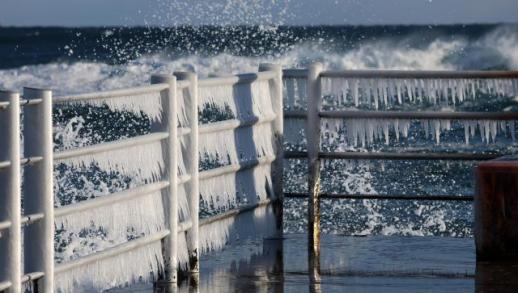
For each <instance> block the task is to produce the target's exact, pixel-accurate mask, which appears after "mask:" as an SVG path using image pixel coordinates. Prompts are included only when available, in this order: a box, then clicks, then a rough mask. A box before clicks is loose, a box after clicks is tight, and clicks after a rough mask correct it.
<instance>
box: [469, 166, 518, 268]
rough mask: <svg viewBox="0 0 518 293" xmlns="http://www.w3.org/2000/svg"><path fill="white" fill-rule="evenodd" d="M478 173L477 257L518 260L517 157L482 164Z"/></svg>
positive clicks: (476, 208) (478, 168) (476, 196)
mask: <svg viewBox="0 0 518 293" xmlns="http://www.w3.org/2000/svg"><path fill="white" fill-rule="evenodd" d="M476 174H477V179H476V180H477V181H476V185H477V189H476V194H475V244H476V250H477V260H488V261H495V260H518V158H517V157H514V158H503V159H498V160H493V161H488V162H484V163H481V164H480V165H479V166H478V167H477V169H476Z"/></svg>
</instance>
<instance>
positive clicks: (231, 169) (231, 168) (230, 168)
mask: <svg viewBox="0 0 518 293" xmlns="http://www.w3.org/2000/svg"><path fill="white" fill-rule="evenodd" d="M274 160H275V157H274V156H266V157H261V158H257V159H253V160H248V161H244V162H240V163H239V164H232V165H227V166H223V167H218V168H214V169H210V170H204V171H201V172H200V176H199V178H200V181H201V180H207V179H210V178H214V177H218V176H223V175H225V174H229V173H237V172H239V171H243V170H247V169H252V168H254V167H256V166H259V165H264V164H270V163H272V162H273V161H274Z"/></svg>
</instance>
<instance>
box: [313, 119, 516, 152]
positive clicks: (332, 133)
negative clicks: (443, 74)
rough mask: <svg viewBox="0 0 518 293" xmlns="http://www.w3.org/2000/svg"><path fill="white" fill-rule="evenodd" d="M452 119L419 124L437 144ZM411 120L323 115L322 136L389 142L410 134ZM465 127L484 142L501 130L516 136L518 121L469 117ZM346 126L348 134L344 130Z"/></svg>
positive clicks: (355, 142) (468, 138)
mask: <svg viewBox="0 0 518 293" xmlns="http://www.w3.org/2000/svg"><path fill="white" fill-rule="evenodd" d="M452 123H453V121H452V120H447V119H432V120H429V119H423V120H420V121H419V127H420V129H422V131H423V132H424V137H425V138H431V139H433V140H434V141H435V143H436V144H440V143H441V135H442V134H443V133H444V132H447V131H450V130H452V129H453V128H452ZM411 125H412V121H411V120H407V119H343V120H339V119H323V120H322V126H323V127H322V133H321V135H322V139H325V140H327V141H328V142H329V143H331V144H333V143H335V142H338V140H339V139H340V137H342V136H343V137H345V142H346V143H347V144H348V145H349V146H362V147H365V146H367V145H369V144H372V143H377V142H384V143H385V144H389V142H390V140H391V137H393V138H394V139H395V140H396V141H399V140H400V139H401V138H407V137H408V135H409V129H410V127H411ZM461 125H462V126H463V127H464V140H465V143H466V144H469V143H470V141H471V140H472V139H473V137H474V136H475V135H476V134H477V132H478V134H479V135H480V140H481V141H482V142H484V143H487V144H489V143H495V142H496V141H497V136H498V135H499V134H502V135H506V136H510V137H511V138H512V139H513V141H514V139H515V135H516V133H515V132H516V130H515V123H514V121H495V120H467V121H462V123H461ZM344 130H345V134H344Z"/></svg>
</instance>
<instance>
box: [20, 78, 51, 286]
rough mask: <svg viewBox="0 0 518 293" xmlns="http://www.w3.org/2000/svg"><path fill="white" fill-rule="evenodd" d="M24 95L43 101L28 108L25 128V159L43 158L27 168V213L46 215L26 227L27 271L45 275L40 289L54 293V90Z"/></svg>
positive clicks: (28, 89) (25, 210)
mask: <svg viewBox="0 0 518 293" xmlns="http://www.w3.org/2000/svg"><path fill="white" fill-rule="evenodd" d="M23 96H24V98H25V99H28V100H41V102H39V103H36V104H33V105H27V106H25V108H24V115H23V125H24V139H25V143H24V154H25V157H27V158H30V157H41V158H42V161H40V162H37V163H35V164H33V165H28V166H25V168H24V178H25V183H24V190H23V192H24V201H23V205H24V212H25V214H37V213H41V214H43V219H41V220H40V221H38V222H36V223H33V224H31V225H29V226H28V227H26V228H25V233H24V238H25V249H24V257H25V272H27V273H28V272H43V273H44V277H43V278H42V279H41V280H40V281H39V282H38V289H40V291H42V292H54V186H53V180H54V175H53V171H54V170H53V169H54V168H53V166H54V162H53V151H54V150H53V148H54V144H53V139H52V91H50V90H44V89H34V88H24V89H23Z"/></svg>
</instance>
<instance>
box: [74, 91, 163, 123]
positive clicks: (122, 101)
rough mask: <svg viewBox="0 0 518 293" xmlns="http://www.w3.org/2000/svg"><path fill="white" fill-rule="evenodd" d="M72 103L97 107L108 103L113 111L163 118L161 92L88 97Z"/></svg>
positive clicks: (152, 118) (155, 118) (158, 119)
mask: <svg viewBox="0 0 518 293" xmlns="http://www.w3.org/2000/svg"><path fill="white" fill-rule="evenodd" d="M70 104H71V105H74V104H75V105H92V106H97V107H99V106H104V105H106V106H108V108H110V110H112V111H121V112H131V113H134V114H136V115H142V113H144V114H145V115H146V116H148V117H149V118H150V119H151V120H153V121H160V120H161V119H162V97H161V95H160V92H155V93H146V94H139V95H135V96H123V97H113V98H106V99H88V100H81V101H74V102H70Z"/></svg>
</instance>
